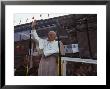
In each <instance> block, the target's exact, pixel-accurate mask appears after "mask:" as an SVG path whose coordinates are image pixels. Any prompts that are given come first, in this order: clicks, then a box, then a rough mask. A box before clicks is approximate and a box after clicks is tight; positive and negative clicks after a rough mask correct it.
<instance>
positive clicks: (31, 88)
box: [1, 0, 110, 89]
mask: <svg viewBox="0 0 110 89" xmlns="http://www.w3.org/2000/svg"><path fill="white" fill-rule="evenodd" d="M6 5H106V6H107V9H106V10H107V31H106V32H107V36H108V37H106V38H109V33H110V30H108V29H110V25H109V22H110V2H109V1H105V0H104V1H77V0H76V1H1V13H2V14H1V22H2V23H1V33H2V34H1V63H2V65H1V71H2V72H1V87H2V88H3V89H4V88H6V89H14V88H15V89H16V88H18V89H24V88H26V89H36V88H47V89H51V88H53V87H55V86H38V85H34V86H28V85H26V86H25V85H22V86H13V85H10V86H7V85H5V6H6ZM109 44H110V42H109V41H108V39H107V56H108V55H109V47H108V46H109ZM108 63H109V62H107V65H108ZM109 75H110V73H109ZM74 87H75V86H74Z"/></svg>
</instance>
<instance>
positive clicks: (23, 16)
mask: <svg viewBox="0 0 110 89" xmlns="http://www.w3.org/2000/svg"><path fill="white" fill-rule="evenodd" d="M64 15H68V14H67V13H66V14H65V13H59V14H58V13H57V14H55V13H53V14H49V13H16V14H14V26H16V25H20V24H25V23H29V22H32V21H33V20H34V19H36V20H41V19H49V18H54V17H58V16H64ZM33 17H34V18H33Z"/></svg>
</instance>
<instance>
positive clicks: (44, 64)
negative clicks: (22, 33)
mask: <svg viewBox="0 0 110 89" xmlns="http://www.w3.org/2000/svg"><path fill="white" fill-rule="evenodd" d="M35 26H36V20H35V21H34V22H32V31H31V34H32V37H33V38H34V39H35V41H36V42H38V43H39V49H40V50H42V51H43V54H42V58H41V60H40V63H39V69H38V75H39V76H57V61H58V53H59V46H58V41H56V40H55V39H56V33H55V32H54V31H50V32H49V33H48V38H47V39H41V38H40V37H38V35H37V33H36V29H35ZM60 50H61V54H64V47H63V44H62V43H61V42H60Z"/></svg>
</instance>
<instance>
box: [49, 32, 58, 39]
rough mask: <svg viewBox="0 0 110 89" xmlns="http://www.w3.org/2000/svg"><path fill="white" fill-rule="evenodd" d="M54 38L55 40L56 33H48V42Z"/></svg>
mask: <svg viewBox="0 0 110 89" xmlns="http://www.w3.org/2000/svg"><path fill="white" fill-rule="evenodd" d="M55 38H56V33H55V32H54V31H50V32H49V33H48V40H49V41H54V40H55Z"/></svg>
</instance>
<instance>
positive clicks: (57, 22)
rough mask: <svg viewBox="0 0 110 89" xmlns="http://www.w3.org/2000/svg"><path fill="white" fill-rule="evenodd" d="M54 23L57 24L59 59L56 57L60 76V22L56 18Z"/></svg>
mask: <svg viewBox="0 0 110 89" xmlns="http://www.w3.org/2000/svg"><path fill="white" fill-rule="evenodd" d="M56 25H57V28H58V29H57V37H58V47H59V59H58V61H59V62H58V65H59V76H61V52H60V37H59V30H60V24H59V21H58V19H56Z"/></svg>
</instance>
